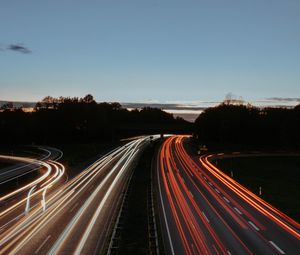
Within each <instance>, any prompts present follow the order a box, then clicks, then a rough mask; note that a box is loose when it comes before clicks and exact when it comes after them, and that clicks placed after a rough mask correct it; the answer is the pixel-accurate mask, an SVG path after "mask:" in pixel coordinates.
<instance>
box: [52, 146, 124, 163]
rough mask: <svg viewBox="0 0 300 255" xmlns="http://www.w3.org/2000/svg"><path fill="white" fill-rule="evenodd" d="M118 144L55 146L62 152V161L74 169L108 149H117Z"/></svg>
mask: <svg viewBox="0 0 300 255" xmlns="http://www.w3.org/2000/svg"><path fill="white" fill-rule="evenodd" d="M119 144H120V143H74V144H59V145H57V146H55V147H56V148H59V149H60V150H62V151H63V153H64V155H63V158H62V161H63V162H64V163H66V164H67V165H68V166H69V167H74V166H77V165H80V164H82V163H85V162H86V161H89V160H92V159H94V158H95V159H96V157H98V156H99V155H102V154H105V153H106V152H108V151H109V150H110V149H113V148H115V147H117V146H118V145H119Z"/></svg>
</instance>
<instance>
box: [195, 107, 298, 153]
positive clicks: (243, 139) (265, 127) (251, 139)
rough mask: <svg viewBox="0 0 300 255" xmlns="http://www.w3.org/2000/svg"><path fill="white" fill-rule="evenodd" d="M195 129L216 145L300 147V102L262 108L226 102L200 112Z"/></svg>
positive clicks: (201, 137)
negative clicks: (298, 103)
mask: <svg viewBox="0 0 300 255" xmlns="http://www.w3.org/2000/svg"><path fill="white" fill-rule="evenodd" d="M194 131H195V135H196V137H197V138H198V139H199V141H200V142H201V143H204V144H207V145H209V146H211V147H215V148H229V147H236V148H241V149H248V148H266V149H267V148H278V149H280V148H299V147H300V135H299V131H300V105H298V106H296V107H295V108H293V109H287V108H263V109H260V108H256V107H252V106H250V105H248V106H245V105H233V104H225V103H223V104H221V105H219V106H217V107H213V108H208V109H206V110H205V111H204V112H203V113H202V114H200V115H199V117H198V118H197V119H196V121H195V130H194Z"/></svg>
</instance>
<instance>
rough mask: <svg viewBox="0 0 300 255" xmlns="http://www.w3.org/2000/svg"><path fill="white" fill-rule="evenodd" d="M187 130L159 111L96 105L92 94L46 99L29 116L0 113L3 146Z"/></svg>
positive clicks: (183, 124)
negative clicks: (129, 109)
mask: <svg viewBox="0 0 300 255" xmlns="http://www.w3.org/2000/svg"><path fill="white" fill-rule="evenodd" d="M189 127H190V126H189V123H187V122H186V121H184V120H182V119H174V118H173V115H171V114H168V113H166V112H164V111H162V110H160V109H153V108H143V109H141V110H133V111H128V110H127V109H124V108H122V107H121V105H120V104H119V103H96V102H95V101H94V99H93V97H92V96H91V95H87V96H85V97H84V98H63V97H60V98H52V97H45V98H44V99H43V100H42V101H41V102H38V103H37V104H36V110H35V111H34V112H31V113H25V112H23V111H22V110H20V109H19V110H16V109H14V110H12V109H10V110H5V109H4V110H3V111H2V112H0V132H1V133H0V134H1V143H2V144H3V143H9V144H17V143H43V144H55V143H66V142H67V143H68V142H70V143H72V142H90V141H103V140H105V141H112V140H117V139H119V138H122V137H127V136H132V135H139V134H153V133H166V132H172V133H174V132H175V133H178V132H179V133H180V132H184V131H186V130H188V128H189Z"/></svg>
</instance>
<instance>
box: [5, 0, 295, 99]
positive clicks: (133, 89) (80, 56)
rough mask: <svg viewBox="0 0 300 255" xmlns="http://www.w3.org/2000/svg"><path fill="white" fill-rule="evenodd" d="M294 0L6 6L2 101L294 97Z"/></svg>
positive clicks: (29, 1)
mask: <svg viewBox="0 0 300 255" xmlns="http://www.w3.org/2000/svg"><path fill="white" fill-rule="evenodd" d="M299 14H300V1H299V0H268V1H266V0H251V1H250V0H249V1H246V0H240V1H238V0H236V1H233V0H206V1H201V0H194V1H189V0H182V1H177V0H170V1H166V0H147V1H146V0H136V1H133V0H119V1H116V0H107V1H91V0H88V1H87V0H86V1H84V0H80V1H79V0H68V1H67V0H51V1H50V0H48V1H47V0H44V1H41V0H36V1H33V0H26V1H24V0H18V1H17V0H4V1H1V8H0V99H2V100H22V101H35V100H39V99H41V98H43V97H44V96H46V95H51V96H60V95H62V96H84V95H85V94H87V93H91V94H93V95H94V96H95V98H96V99H97V100H98V101H121V102H148V101H152V102H160V103H166V102H182V101H184V102H188V101H201V100H202V101H220V100H222V99H223V98H224V97H225V95H226V94H227V93H228V92H232V93H233V94H235V95H237V96H242V97H243V98H244V99H246V100H261V99H265V98H271V97H294V98H295V97H300V15H299Z"/></svg>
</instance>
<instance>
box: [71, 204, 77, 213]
mask: <svg viewBox="0 0 300 255" xmlns="http://www.w3.org/2000/svg"><path fill="white" fill-rule="evenodd" d="M77 205H78V202H77V203H76V204H75V205H74V206H73V207H72V208H71V210H70V212H72V211H73V210H74V209H75V208H76V206H77Z"/></svg>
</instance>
